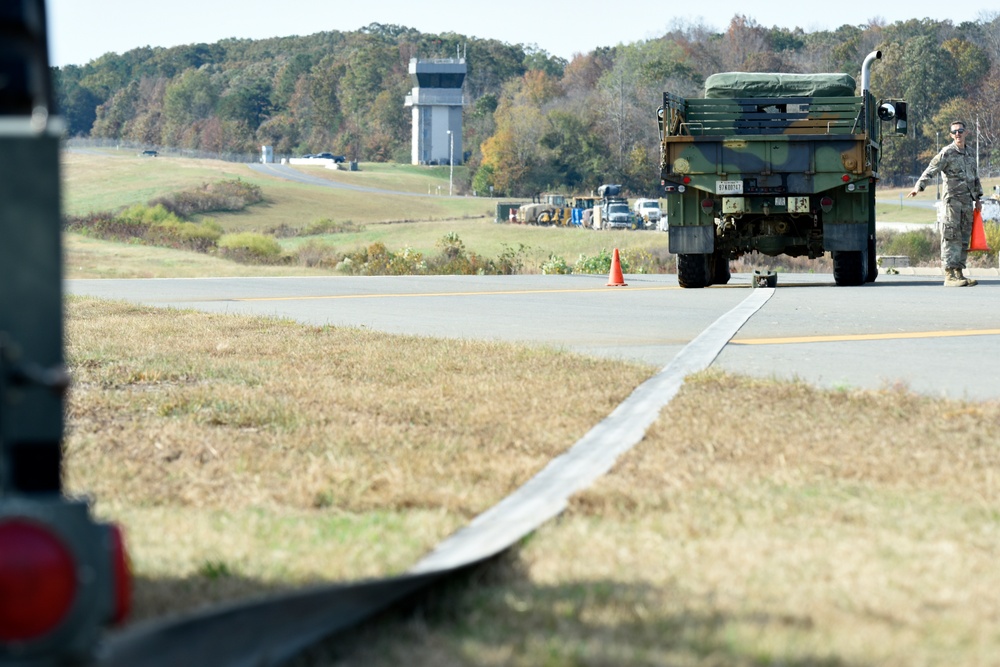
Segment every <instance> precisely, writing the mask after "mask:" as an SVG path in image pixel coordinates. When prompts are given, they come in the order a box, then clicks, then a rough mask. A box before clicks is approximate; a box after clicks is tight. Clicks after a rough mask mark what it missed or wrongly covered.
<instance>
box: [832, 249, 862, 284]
mask: <svg viewBox="0 0 1000 667" xmlns="http://www.w3.org/2000/svg"><path fill="white" fill-rule="evenodd" d="M830 254H831V255H833V281H834V282H835V283H837V285H838V286H839V287H854V286H857V285H864V284H865V280H866V278H867V277H868V276H867V274H868V251H867V250H864V251H862V250H834V251H833V252H832V253H830Z"/></svg>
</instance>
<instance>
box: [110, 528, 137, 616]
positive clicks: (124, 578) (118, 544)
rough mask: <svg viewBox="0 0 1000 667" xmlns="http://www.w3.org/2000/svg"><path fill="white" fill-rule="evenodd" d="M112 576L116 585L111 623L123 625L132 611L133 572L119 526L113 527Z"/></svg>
mask: <svg viewBox="0 0 1000 667" xmlns="http://www.w3.org/2000/svg"><path fill="white" fill-rule="evenodd" d="M111 574H112V577H113V579H114V583H115V598H114V601H115V602H114V611H113V614H112V617H111V622H112V623H113V624H114V625H121V624H122V623H124V622H125V619H126V618H128V615H129V612H130V611H132V570H131V567H129V561H128V553H127V552H126V550H125V537H124V535H122V530H121V528H119V527H118V526H117V525H114V524H112V525H111Z"/></svg>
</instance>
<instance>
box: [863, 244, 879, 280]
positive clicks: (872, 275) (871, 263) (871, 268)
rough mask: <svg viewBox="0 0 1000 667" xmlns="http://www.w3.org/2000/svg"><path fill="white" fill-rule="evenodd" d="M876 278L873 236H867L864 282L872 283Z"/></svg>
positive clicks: (876, 269)
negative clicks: (866, 260) (866, 274)
mask: <svg viewBox="0 0 1000 667" xmlns="http://www.w3.org/2000/svg"><path fill="white" fill-rule="evenodd" d="M876 278H878V256H877V255H876V254H875V237H874V236H870V237H869V238H868V277H867V278H865V282H869V283H873V282H875V279H876Z"/></svg>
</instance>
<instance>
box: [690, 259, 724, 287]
mask: <svg viewBox="0 0 1000 667" xmlns="http://www.w3.org/2000/svg"><path fill="white" fill-rule="evenodd" d="M711 257H712V255H706V254H702V253H698V254H691V255H677V284H679V285H680V286H681V287H685V288H696V287H708V286H709V285H711V284H712V282H711V280H712V267H711V262H710V259H711ZM727 266H728V265H727Z"/></svg>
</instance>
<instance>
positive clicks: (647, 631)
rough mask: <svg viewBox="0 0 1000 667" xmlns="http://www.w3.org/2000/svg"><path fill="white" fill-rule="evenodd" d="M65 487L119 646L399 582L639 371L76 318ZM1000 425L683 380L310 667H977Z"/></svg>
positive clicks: (957, 412) (571, 359)
mask: <svg viewBox="0 0 1000 667" xmlns="http://www.w3.org/2000/svg"><path fill="white" fill-rule="evenodd" d="M67 315H68V317H67V324H68V356H69V359H70V362H71V368H72V372H73V377H74V385H73V390H72V394H71V400H70V404H69V409H68V437H67V443H66V472H67V485H68V487H69V489H70V490H71V491H76V492H82V491H89V492H91V493H93V494H94V496H95V497H96V499H97V511H98V513H99V514H100V515H101V516H102V517H104V518H108V519H113V520H116V521H120V522H122V523H123V524H124V526H125V529H126V531H127V536H128V539H129V545H130V547H131V553H132V557H133V559H134V568H135V572H136V576H137V586H136V619H137V620H138V619H142V618H148V617H151V616H158V615H161V614H164V613H169V612H173V611H180V610H187V609H193V608H197V607H198V606H200V605H203V604H207V603H211V602H215V601H220V600H230V599H239V598H244V597H248V596H255V595H260V594H266V593H268V592H271V591H276V590H284V589H287V588H290V587H295V586H299V585H302V584H306V583H309V582H316V581H339V580H349V579H356V578H362V577H371V576H378V575H382V574H390V573H397V572H400V571H402V570H405V569H406V568H407V567H409V566H410V565H412V564H413V563H414V562H416V560H418V559H419V558H420V557H421V556H422V555H423V554H425V553H426V552H427V551H428V550H429V549H430V548H431V547H432V546H433V545H434V544H435V543H436V542H437V541H439V540H440V539H442V538H444V537H445V536H447V535H448V534H450V533H451V532H453V531H454V530H455V529H457V528H458V527H460V526H461V525H463V524H464V523H466V522H467V521H468V520H469V519H471V518H472V517H473V516H474V515H476V514H477V513H479V512H481V511H483V510H485V509H486V508H488V507H489V506H491V505H492V504H494V503H495V502H497V501H498V500H500V499H501V498H502V497H504V496H505V495H506V494H508V493H509V492H511V491H512V490H514V489H515V488H516V487H517V486H518V485H520V484H521V483H523V482H524V481H526V480H527V479H528V478H529V477H530V476H531V475H532V474H533V473H534V472H535V471H537V470H539V469H540V468H541V467H542V466H543V465H544V463H545V462H546V461H547V460H548V459H549V458H551V457H553V456H554V455H556V454H558V453H560V452H562V451H564V450H565V449H566V448H568V447H569V446H570V445H572V444H573V442H575V441H576V440H577V439H578V438H579V437H580V436H581V435H582V434H583V433H585V432H586V431H587V430H588V429H589V428H590V427H591V426H593V425H594V424H595V423H597V422H598V421H600V420H601V419H602V418H603V417H604V416H606V415H607V414H608V413H609V412H610V411H611V410H612V409H613V407H614V406H615V405H616V404H617V403H618V402H619V401H621V400H622V399H624V397H625V396H627V395H628V393H630V391H631V390H632V388H633V387H635V386H636V385H637V384H639V383H641V382H642V381H644V380H645V379H646V378H647V377H649V376H650V375H651V374H652V373H653V372H654V370H655V369H651V368H647V367H643V366H636V365H624V364H621V363H615V362H610V361H603V360H594V359H589V358H583V357H577V356H574V355H569V354H565V353H561V352H557V351H551V350H545V349H525V348H518V347H514V346H508V345H500V344H495V343H475V342H464V343H454V342H444V341H438V340H430V339H422V338H413V337H395V336H389V335H384V334H379V333H377V332H371V331H363V330H351V329H338V328H316V327H307V326H303V325H298V324H295V323H291V322H287V321H277V320H267V319H256V318H241V317H232V316H217V315H207V314H200V313H193V312H176V311H164V310H154V309H147V308H141V307H136V306H131V305H125V304H120V303H107V302H100V301H95V300H90V299H80V298H73V299H71V300H70V302H69V304H68V313H67ZM998 443H1000V403H996V402H989V403H963V402H952V401H942V400H931V399H927V398H923V397H919V396H914V395H912V394H909V393H907V392H906V391H905V390H901V389H886V390H885V391H880V392H853V391H839V392H828V391H819V390H816V389H813V388H810V387H808V386H806V385H804V384H799V383H771V382H762V381H752V380H747V379H743V378H738V377H731V376H726V375H720V374H715V373H711V372H710V373H706V374H702V375H700V376H697V377H695V378H692V379H691V380H690V381H689V382H688V383H687V384H686V385H685V387H684V388H683V389H682V390H681V392H680V394H679V395H678V397H677V398H676V399H675V400H674V401H673V402H672V403H671V404H669V405H668V406H667V408H666V409H665V410H664V412H663V413H662V415H661V417H660V419H659V421H658V422H657V423H656V424H655V425H654V426H653V428H652V429H651V430H650V432H649V434H648V436H647V438H646V439H645V440H644V441H643V442H642V443H640V444H639V445H638V446H637V447H636V448H635V449H634V450H632V451H631V452H630V453H629V454H627V455H626V456H624V457H623V458H622V460H621V461H620V462H619V464H618V465H617V466H616V467H615V469H614V470H613V471H612V472H611V473H610V474H609V475H608V476H606V477H605V478H603V479H602V480H600V481H599V482H598V483H597V484H596V485H595V486H594V487H593V488H591V489H590V490H588V491H586V492H584V493H582V494H580V495H579V496H577V497H576V498H574V500H573V502H572V504H571V508H570V510H569V511H568V512H567V513H565V514H564V515H563V516H562V517H561V518H560V519H558V520H557V521H555V522H553V523H551V524H549V525H547V526H545V527H543V528H542V529H541V530H540V531H538V533H537V534H535V535H534V536H532V537H531V538H529V539H527V540H526V541H525V542H524V543H522V544H521V545H520V547H519V548H518V549H516V550H515V551H514V552H513V553H511V554H509V555H507V556H505V557H504V558H503V559H502V560H501V561H500V562H498V563H495V564H493V565H491V566H488V567H486V568H484V569H482V570H480V571H478V572H477V573H476V574H475V575H473V576H472V577H471V578H469V579H467V580H465V581H464V582H461V583H459V584H456V585H454V586H452V587H451V588H449V589H447V590H445V591H444V592H441V593H439V594H437V595H436V597H435V598H434V599H433V600H432V601H430V602H429V603H427V604H425V605H424V606H422V607H421V608H420V609H419V610H418V613H417V614H416V615H411V616H406V617H403V618H393V617H390V618H388V619H382V620H381V621H380V622H378V623H376V624H374V625H371V626H369V627H367V628H366V629H365V630H364V631H363V632H362V633H360V634H359V635H358V636H356V638H355V639H353V640H352V641H349V642H348V643H347V644H344V643H343V640H341V641H340V642H338V643H336V644H334V645H330V646H325V647H321V648H319V649H317V650H316V651H314V652H312V654H310V655H309V656H307V657H305V658H303V659H302V660H301V661H300V663H299V664H301V665H310V666H318V665H332V664H352V665H353V664H358V665H398V664H408V665H526V666H527V665H539V664H546V665H643V666H645V665H720V666H721V665H778V664H782V665H900V666H903V665H906V666H912V665H944V664H947V665H987V664H996V660H997V658H996V656H998V655H1000V632H998V631H997V628H998V627H1000V603H998V602H997V600H996V596H995V595H993V591H994V590H995V589H996V588H997V586H998V585H1000V574H998V571H997V569H996V567H995V563H996V562H997V560H998V557H1000V501H998V495H997V483H998V480H1000V450H998Z"/></svg>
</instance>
